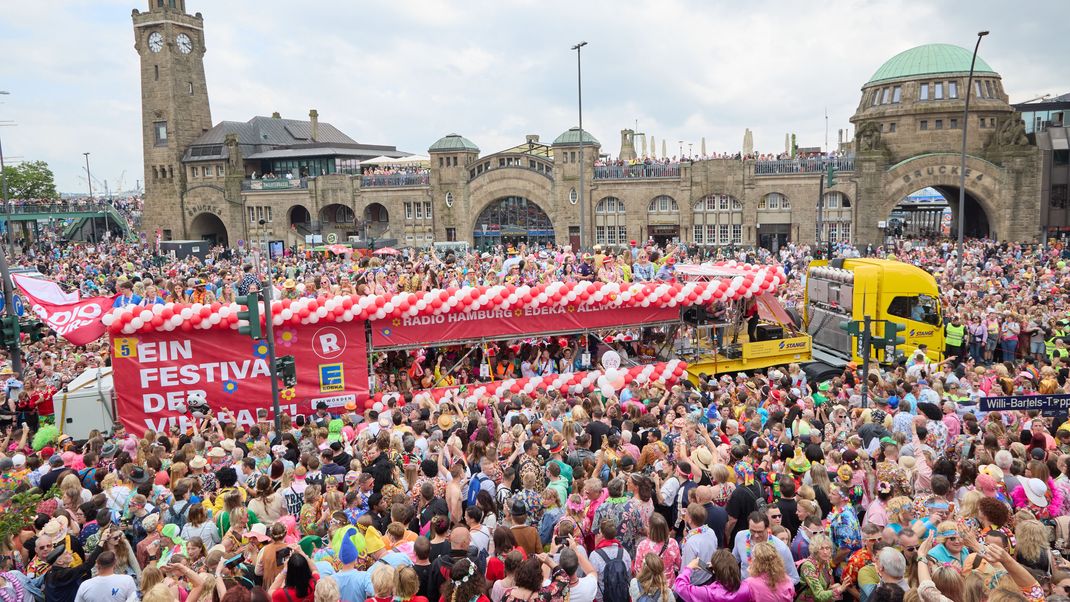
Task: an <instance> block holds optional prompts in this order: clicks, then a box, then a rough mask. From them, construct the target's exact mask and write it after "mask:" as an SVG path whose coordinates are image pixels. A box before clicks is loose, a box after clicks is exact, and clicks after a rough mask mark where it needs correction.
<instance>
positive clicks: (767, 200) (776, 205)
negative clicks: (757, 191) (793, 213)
mask: <svg viewBox="0 0 1070 602" xmlns="http://www.w3.org/2000/svg"><path fill="white" fill-rule="evenodd" d="M758 210H759V211H790V210H791V202H790V201H788V197H786V196H784V195H782V194H780V193H779V192H770V193H769V194H767V195H765V196H763V197H762V198H761V200H759V201H758Z"/></svg>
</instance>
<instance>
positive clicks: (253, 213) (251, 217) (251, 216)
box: [245, 207, 256, 224]
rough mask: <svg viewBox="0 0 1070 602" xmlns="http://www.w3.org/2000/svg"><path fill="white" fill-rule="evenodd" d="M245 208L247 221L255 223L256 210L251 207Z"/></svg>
mask: <svg viewBox="0 0 1070 602" xmlns="http://www.w3.org/2000/svg"><path fill="white" fill-rule="evenodd" d="M245 210H246V211H248V212H249V223H250V224H255V223H256V210H255V209H254V208H253V207H246V208H245Z"/></svg>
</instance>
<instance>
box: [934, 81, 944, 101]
mask: <svg viewBox="0 0 1070 602" xmlns="http://www.w3.org/2000/svg"><path fill="white" fill-rule="evenodd" d="M933 98H935V99H936V100H943V99H944V82H936V83H935V84H933Z"/></svg>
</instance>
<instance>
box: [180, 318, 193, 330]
mask: <svg viewBox="0 0 1070 602" xmlns="http://www.w3.org/2000/svg"><path fill="white" fill-rule="evenodd" d="M179 328H181V329H182V330H183V331H185V332H189V331H191V330H193V324H190V322H189V320H187V321H185V322H183V323H182V324H181V325H180V326H179Z"/></svg>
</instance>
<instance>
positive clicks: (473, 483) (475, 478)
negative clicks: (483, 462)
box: [467, 474, 488, 508]
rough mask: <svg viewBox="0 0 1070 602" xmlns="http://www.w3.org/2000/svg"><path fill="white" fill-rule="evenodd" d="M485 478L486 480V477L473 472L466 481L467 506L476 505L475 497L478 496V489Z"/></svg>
mask: <svg viewBox="0 0 1070 602" xmlns="http://www.w3.org/2000/svg"><path fill="white" fill-rule="evenodd" d="M486 480H488V479H487V477H484V476H480V475H479V474H474V475H472V478H471V479H470V480H469V481H468V501H467V504H468V506H467V507H468V508H471V507H472V506H475V505H476V498H477V497H478V496H479V491H480V489H482V486H483V481H486Z"/></svg>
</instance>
